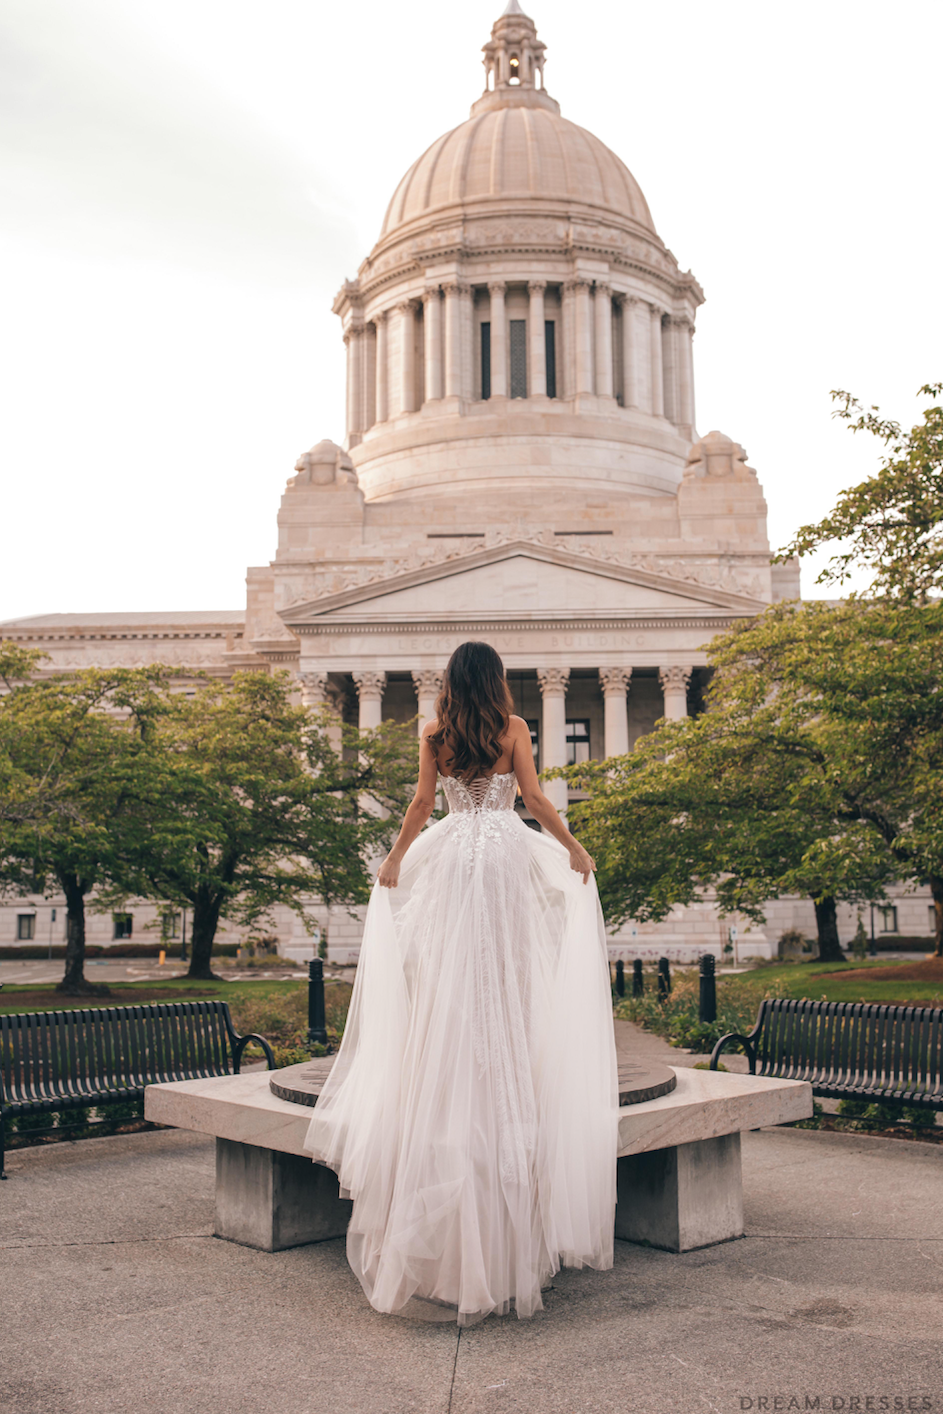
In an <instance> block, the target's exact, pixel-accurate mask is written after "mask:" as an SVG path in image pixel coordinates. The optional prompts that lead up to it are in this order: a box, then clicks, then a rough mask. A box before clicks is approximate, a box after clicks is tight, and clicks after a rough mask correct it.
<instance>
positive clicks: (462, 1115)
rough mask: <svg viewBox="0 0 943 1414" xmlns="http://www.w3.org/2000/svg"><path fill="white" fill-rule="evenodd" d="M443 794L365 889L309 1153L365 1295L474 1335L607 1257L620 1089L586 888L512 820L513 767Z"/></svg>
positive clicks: (594, 905)
mask: <svg viewBox="0 0 943 1414" xmlns="http://www.w3.org/2000/svg"><path fill="white" fill-rule="evenodd" d="M443 788H444V790H445V794H446V797H447V800H448V805H449V814H448V815H447V816H446V817H445V819H443V820H440V821H438V822H436V823H435V824H433V825H431V826H429V827H428V828H427V829H425V830H424V831H423V832H422V833H421V834H420V835H419V837H418V838H417V839H416V841H415V842H414V843H413V844H412V845H411V846H410V848H409V850H408V851H407V853H406V856H405V858H404V861H403V865H402V868H401V872H400V881H399V885H398V887H397V888H396V889H383V888H380V887H379V885H375V886H374V890H373V893H372V896H371V899H370V905H369V908H368V910H367V918H366V925H365V929H364V937H363V945H362V948H361V953H360V962H359V965H358V968H357V977H356V981H355V983H354V988H353V993H352V996H351V1003H350V1012H349V1015H348V1019H347V1025H346V1028H345V1031H344V1036H343V1041H342V1043H341V1046H340V1048H339V1050H338V1054H337V1059H336V1061H335V1062H334V1065H333V1067H332V1069H331V1072H330V1076H329V1079H328V1080H327V1082H326V1084H325V1086H324V1089H323V1091H322V1093H321V1096H320V1098H319V1100H318V1103H317V1106H316V1108H315V1111H314V1115H313V1118H312V1120H311V1124H310V1127H309V1129H308V1133H307V1137H306V1140H305V1148H306V1149H307V1150H308V1151H309V1152H310V1153H311V1154H312V1156H313V1158H314V1159H315V1160H316V1161H318V1162H321V1163H324V1164H327V1165H328V1166H329V1167H330V1168H332V1169H334V1170H336V1172H337V1174H338V1178H339V1182H340V1190H341V1194H342V1196H344V1197H350V1198H352V1199H353V1213H352V1217H351V1221H350V1226H349V1229H348V1234H347V1256H348V1260H349V1262H350V1265H351V1267H352V1269H353V1271H354V1272H355V1273H356V1275H357V1277H358V1278H359V1280H360V1282H361V1284H362V1286H363V1289H364V1291H365V1293H366V1295H367V1298H368V1300H369V1301H370V1303H371V1305H372V1306H374V1307H375V1308H376V1309H377V1310H378V1311H385V1312H398V1313H400V1314H403V1315H408V1316H413V1317H416V1316H418V1317H421V1318H424V1319H428V1320H455V1321H457V1322H458V1323H459V1324H460V1325H469V1324H472V1323H473V1322H475V1321H478V1320H481V1319H482V1318H483V1317H484V1316H486V1315H488V1314H489V1313H490V1312H492V1311H495V1312H499V1313H501V1314H506V1313H507V1312H508V1311H509V1310H511V1309H512V1307H513V1309H514V1310H515V1311H516V1313H517V1315H518V1316H531V1315H533V1313H534V1312H535V1311H537V1310H540V1309H541V1308H542V1307H543V1301H542V1299H541V1294H540V1292H541V1286H545V1285H546V1284H547V1282H548V1281H549V1278H550V1277H551V1276H552V1275H553V1273H554V1272H556V1271H558V1270H559V1268H560V1267H561V1266H569V1267H581V1266H589V1267H594V1268H596V1269H598V1270H605V1269H607V1268H609V1267H611V1266H612V1260H613V1228H614V1216H615V1202H616V1191H615V1184H616V1150H617V1128H618V1105H619V1097H618V1078H617V1069H616V1055H615V1043H614V1039H613V1029H612V1011H611V1001H610V998H611V993H610V984H609V969H608V963H607V953H606V939H605V932H604V929H603V921H602V913H601V910H600V907H599V897H598V894H597V891H596V884H595V880H594V879H592V878H591V879H590V881H589V883H588V884H585V885H584V883H583V880H582V877H581V876H580V875H579V874H577V873H576V872H575V871H573V870H572V869H571V868H570V866H569V856H568V854H567V851H566V850H565V849H564V848H563V846H562V845H560V844H558V843H557V842H556V841H555V840H553V839H551V838H550V837H549V836H548V835H544V834H538V833H537V832H536V831H534V830H531V829H529V828H528V827H527V826H526V825H525V824H524V822H523V821H522V820H521V819H520V817H519V816H518V815H516V814H515V812H514V809H513V806H514V799H515V794H516V782H515V778H514V775H513V773H507V774H503V775H492V776H489V777H482V778H480V779H479V780H478V781H474V782H472V784H471V786H470V787H466V786H465V785H464V784H463V783H462V782H461V781H460V780H458V779H457V778H454V777H444V778H443Z"/></svg>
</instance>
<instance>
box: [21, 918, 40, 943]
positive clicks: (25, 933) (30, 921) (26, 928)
mask: <svg viewBox="0 0 943 1414" xmlns="http://www.w3.org/2000/svg"><path fill="white" fill-rule="evenodd" d="M35 936H36V914H35V913H18V914H17V915H16V938H17V942H20V943H28V942H29V941H30V939H32V938H35Z"/></svg>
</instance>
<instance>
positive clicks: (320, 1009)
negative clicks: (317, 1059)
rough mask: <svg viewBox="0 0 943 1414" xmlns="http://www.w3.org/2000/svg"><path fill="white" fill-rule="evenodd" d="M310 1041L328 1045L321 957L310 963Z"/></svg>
mask: <svg viewBox="0 0 943 1414" xmlns="http://www.w3.org/2000/svg"><path fill="white" fill-rule="evenodd" d="M308 1040H309V1041H310V1042H312V1043H314V1042H318V1043H320V1045H322V1046H326V1045H327V1024H326V1018H325V1015H324V963H323V962H322V961H321V959H320V958H319V957H316V958H313V959H312V961H311V962H309V963H308Z"/></svg>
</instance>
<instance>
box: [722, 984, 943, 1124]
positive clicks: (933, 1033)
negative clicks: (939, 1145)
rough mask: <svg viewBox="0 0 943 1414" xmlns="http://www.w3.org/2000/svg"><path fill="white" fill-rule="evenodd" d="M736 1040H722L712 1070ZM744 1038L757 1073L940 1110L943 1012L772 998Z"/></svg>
mask: <svg viewBox="0 0 943 1414" xmlns="http://www.w3.org/2000/svg"><path fill="white" fill-rule="evenodd" d="M731 1039H734V1033H730V1034H729V1035H728V1036H722V1037H721V1038H720V1040H719V1041H718V1042H717V1045H716V1046H715V1047H714V1050H713V1053H712V1055H711V1061H710V1064H711V1069H716V1066H717V1061H718V1060H719V1057H720V1055H721V1054H722V1052H723V1049H724V1046H725V1044H726V1043H727V1042H728V1041H729V1040H731ZM746 1040H747V1041H748V1042H749V1043H750V1044H751V1046H753V1047H755V1053H756V1054H755V1068H754V1073H755V1074H757V1075H768V1076H777V1077H779V1078H780V1079H787V1080H806V1081H809V1082H811V1084H812V1088H813V1091H814V1093H815V1094H818V1095H825V1096H828V1097H831V1098H842V1097H849V1098H850V1097H854V1098H860V1099H894V1100H902V1101H904V1102H906V1103H908V1104H917V1105H926V1106H930V1107H931V1108H933V1109H943V1059H941V1055H943V1008H940V1007H920V1006H898V1005H892V1004H886V1003H877V1002H816V1001H810V1000H808V999H804V1000H802V1001H797V1000H795V999H793V998H783V997H767V998H765V999H764V1000H763V1001H762V1002H761V1003H760V1007H759V1011H758V1013H757V1018H756V1025H755V1026H754V1028H753V1030H752V1031H751V1032H750V1034H749V1036H747V1037H746Z"/></svg>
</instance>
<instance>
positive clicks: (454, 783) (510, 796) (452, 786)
mask: <svg viewBox="0 0 943 1414" xmlns="http://www.w3.org/2000/svg"><path fill="white" fill-rule="evenodd" d="M442 788H443V790H444V791H445V798H446V800H447V801H448V803H449V814H450V815H461V814H466V813H468V812H469V811H478V810H489V811H490V810H513V809H514V800H515V797H516V795H517V781H516V780H515V778H514V772H513V771H502V772H501V773H500V774H498V773H495V774H493V775H490V776H476V777H475V779H474V780H473V781H470V782H469V783H468V785H466V784H465V782H464V781H463V780H460V779H459V777H458V776H443V777H442Z"/></svg>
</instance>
